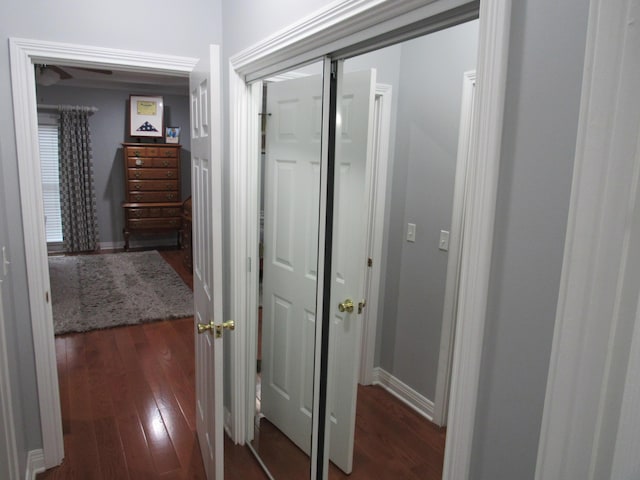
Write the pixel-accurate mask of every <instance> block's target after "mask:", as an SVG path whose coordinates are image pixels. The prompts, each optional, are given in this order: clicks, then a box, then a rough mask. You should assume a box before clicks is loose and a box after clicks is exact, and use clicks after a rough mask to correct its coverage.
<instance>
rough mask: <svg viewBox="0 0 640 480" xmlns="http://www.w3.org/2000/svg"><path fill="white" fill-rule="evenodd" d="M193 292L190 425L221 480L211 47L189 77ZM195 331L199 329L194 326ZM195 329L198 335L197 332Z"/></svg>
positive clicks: (216, 79)
mask: <svg viewBox="0 0 640 480" xmlns="http://www.w3.org/2000/svg"><path fill="white" fill-rule="evenodd" d="M189 90H190V100H191V168H192V170H191V191H192V199H193V219H194V221H193V235H192V240H193V292H194V298H195V317H194V319H195V325H194V335H195V337H196V338H195V351H196V359H195V360H196V427H197V432H198V441H199V444H200V452H201V454H202V460H203V462H204V466H205V470H206V473H207V479H208V480H215V479H217V480H222V478H223V476H224V466H223V457H224V456H223V405H222V401H223V399H222V358H223V352H222V346H223V342H222V338H221V337H217V335H216V328H215V326H214V320H215V322H216V323H217V324H220V323H221V322H222V293H223V291H222V235H221V232H222V208H221V205H222V197H221V195H222V193H221V192H222V182H221V174H222V168H221V163H220V162H221V154H220V148H221V141H222V139H221V138H219V132H220V125H219V122H220V52H219V47H218V46H216V45H212V46H211V47H210V49H209V51H208V53H207V55H205V56H203V57H202V58H201V59H200V62H199V63H198V65H197V66H196V67H195V69H194V70H193V72H192V73H191V75H190V78H189ZM197 327H200V328H197ZM199 331H201V334H198V332H199Z"/></svg>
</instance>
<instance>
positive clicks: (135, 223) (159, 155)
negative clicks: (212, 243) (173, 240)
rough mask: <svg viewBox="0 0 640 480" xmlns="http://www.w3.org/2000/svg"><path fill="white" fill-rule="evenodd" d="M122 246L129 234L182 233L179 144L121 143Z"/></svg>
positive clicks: (178, 236) (127, 244) (127, 242)
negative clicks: (123, 219) (123, 193)
mask: <svg viewBox="0 0 640 480" xmlns="http://www.w3.org/2000/svg"><path fill="white" fill-rule="evenodd" d="M122 146H123V147H124V149H123V150H124V177H125V201H124V202H123V204H122V207H123V208H124V215H125V225H124V229H123V234H124V248H125V250H128V249H129V236H130V235H132V234H138V233H140V234H158V233H167V232H172V231H173V232H175V233H176V234H177V238H178V247H179V246H180V238H181V234H182V198H181V193H180V145H177V144H160V143H158V144H153V143H148V144H142V143H123V144H122Z"/></svg>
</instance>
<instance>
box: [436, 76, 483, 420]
mask: <svg viewBox="0 0 640 480" xmlns="http://www.w3.org/2000/svg"><path fill="white" fill-rule="evenodd" d="M475 85H476V71H475V70H473V71H469V72H464V74H463V80H462V104H461V108H460V129H459V133H458V155H457V160H456V177H455V183H454V187H453V210H452V213H451V227H450V238H449V258H448V259H447V279H446V287H445V291H444V308H443V312H442V332H441V334H440V353H439V356H438V375H437V377H436V391H435V396H434V399H433V422H434V423H435V424H436V425H440V426H443V425H446V423H447V413H448V408H447V407H448V405H449V386H450V384H451V368H452V366H453V345H454V341H455V332H456V319H457V314H458V292H459V291H460V269H461V267H462V264H461V261H462V239H463V237H462V232H463V231H464V229H465V222H467V221H469V217H468V215H467V214H466V212H468V211H469V210H470V208H471V205H469V204H468V202H469V201H470V192H469V188H470V186H471V184H470V182H469V180H468V179H469V177H468V175H467V172H468V169H469V164H470V162H471V158H472V157H473V152H472V151H471V136H472V132H473V127H474V126H475V125H474V123H473V120H474V116H473V110H474V108H473V107H474V104H475V103H474V102H475Z"/></svg>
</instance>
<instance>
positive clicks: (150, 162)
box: [127, 157, 178, 168]
mask: <svg viewBox="0 0 640 480" xmlns="http://www.w3.org/2000/svg"><path fill="white" fill-rule="evenodd" d="M127 167H129V168H135V167H142V168H178V159H177V158H176V157H173V158H160V157H156V158H152V157H128V158H127Z"/></svg>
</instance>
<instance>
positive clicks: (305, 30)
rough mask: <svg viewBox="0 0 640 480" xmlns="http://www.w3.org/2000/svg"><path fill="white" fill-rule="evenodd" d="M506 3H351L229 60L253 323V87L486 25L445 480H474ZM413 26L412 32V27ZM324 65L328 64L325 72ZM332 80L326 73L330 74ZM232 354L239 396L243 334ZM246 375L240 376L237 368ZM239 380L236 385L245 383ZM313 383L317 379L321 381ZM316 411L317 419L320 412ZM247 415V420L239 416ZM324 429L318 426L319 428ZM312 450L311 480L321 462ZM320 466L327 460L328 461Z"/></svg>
mask: <svg viewBox="0 0 640 480" xmlns="http://www.w3.org/2000/svg"><path fill="white" fill-rule="evenodd" d="M510 13H511V2H510V1H509V0H483V1H482V2H481V3H480V4H479V5H478V2H465V1H455V0H451V1H450V0H436V1H429V0H423V1H420V0H415V1H408V2H377V1H375V0H367V1H356V0H347V1H344V2H341V3H338V4H331V5H329V6H328V7H327V8H325V9H323V10H319V11H318V12H316V14H315V15H314V16H312V17H307V18H306V19H305V21H304V22H300V23H298V24H294V25H292V26H291V27H290V28H288V29H285V30H282V31H281V32H279V33H278V35H276V36H273V37H270V38H268V39H267V40H265V41H264V42H261V43H258V44H257V45H254V46H253V47H251V48H249V49H247V50H244V51H242V52H240V53H238V54H237V55H235V56H233V57H231V59H230V71H229V76H230V79H229V88H230V92H229V93H230V95H229V98H230V117H231V118H230V120H231V129H230V135H231V138H230V152H229V154H230V155H229V158H230V175H231V178H230V185H231V187H230V189H231V198H230V209H231V212H230V213H231V218H233V219H234V224H233V225H231V232H230V233H231V241H230V245H231V246H232V251H231V252H230V254H231V265H232V267H231V268H232V270H231V278H232V282H231V312H232V318H236V319H245V322H247V323H251V322H254V321H255V319H253V318H252V317H253V316H255V315H257V311H255V312H254V310H256V309H255V308H254V307H255V305H257V292H256V286H257V284H258V282H257V274H258V273H257V269H255V268H253V269H248V268H247V264H249V265H257V262H258V256H257V254H258V245H257V242H258V231H257V228H258V225H257V224H258V222H257V221H256V219H257V218H259V217H258V211H257V209H258V201H257V198H256V196H257V192H258V191H259V185H258V184H257V178H258V176H257V174H256V172H255V171H256V169H257V166H256V165H257V162H256V159H258V158H259V157H258V155H259V150H258V147H259V146H258V142H257V140H256V139H257V138H258V135H257V132H259V115H258V114H259V113H260V109H259V97H258V96H257V95H258V91H257V89H254V88H252V85H251V83H250V82H251V81H253V80H258V79H261V78H264V77H266V76H268V75H272V74H275V73H278V72H281V71H285V70H287V69H290V68H292V67H295V66H297V65H301V64H305V63H309V62H311V61H313V60H317V59H319V58H322V57H323V56H328V57H329V58H331V59H340V58H346V57H347V56H348V55H354V54H356V53H364V52H366V51H369V50H372V49H374V48H379V47H381V46H385V45H386V44H389V43H391V40H389V37H386V40H381V37H380V36H381V35H382V34H384V33H388V32H390V31H394V30H397V29H399V28H400V27H410V28H408V30H405V32H404V33H403V34H398V35H397V36H394V37H393V42H395V41H400V40H402V39H407V38H412V37H415V36H417V35H422V34H425V33H428V32H429V31H434V30H435V29H441V28H444V27H446V26H451V25H453V24H456V23H461V22H463V21H466V20H470V19H472V18H477V17H478V16H479V18H480V33H479V39H478V60H477V71H478V72H479V73H478V87H477V91H476V95H477V97H476V99H477V104H476V110H475V112H474V123H475V124H476V125H478V124H479V122H478V119H480V118H481V119H482V127H481V128H478V129H477V131H475V132H474V133H473V137H472V139H471V141H472V145H473V147H474V148H473V151H474V155H473V158H472V159H470V161H471V162H472V164H473V165H474V172H473V177H472V178H474V179H475V182H474V184H473V185H472V186H471V188H470V195H471V201H470V204H472V205H473V208H472V210H471V211H470V212H469V215H470V218H472V219H473V221H471V222H469V225H465V231H464V233H463V235H464V238H465V245H464V247H463V252H462V258H461V264H462V275H461V282H460V303H459V306H458V326H457V331H456V338H455V345H454V355H453V370H452V384H451V393H450V404H449V412H451V417H450V418H451V422H450V423H449V427H448V432H447V444H446V451H445V465H444V475H443V478H444V479H445V480H446V479H454V478H455V479H464V478H467V477H468V474H469V466H470V460H471V444H472V439H473V427H474V421H475V407H476V399H477V390H478V381H479V373H480V360H481V352H482V346H483V342H484V338H483V334H484V324H485V314H486V306H487V297H488V286H489V273H490V265H491V253H492V245H493V226H494V219H495V206H496V195H497V183H498V171H499V161H500V151H501V150H500V148H501V138H502V122H503V111H504V96H505V84H506V70H507V53H508V44H509V27H510V20H511V15H510ZM411 26H413V28H411ZM326 63H327V62H325V65H326ZM325 71H326V70H325ZM236 340H237V342H236V343H237V345H236V349H235V351H234V352H233V353H234V354H235V356H234V364H235V369H234V370H235V371H234V376H236V378H235V380H236V387H237V386H242V387H240V388H241V389H243V386H244V385H246V375H247V370H246V368H245V367H246V366H247V352H246V349H245V348H244V345H246V344H248V340H247V338H245V337H243V336H241V335H239V336H238V337H237V338H236ZM240 366H242V368H241V369H240V368H239V367H240ZM239 378H240V379H241V380H240V381H237V380H238V379H239ZM315 381H316V382H317V381H318V379H316V380H315ZM235 401H236V402H241V403H235V404H234V405H233V406H232V408H233V411H234V412H235V417H236V418H235V422H234V426H235V428H236V430H235V433H236V440H237V441H239V442H243V441H244V438H243V437H244V431H245V430H244V425H245V424H246V418H240V415H242V417H245V415H246V411H247V410H246V402H245V396H244V392H242V391H237V392H236V393H235ZM314 411H316V410H315V409H314ZM242 412H244V413H245V415H243V414H242ZM316 423H317V420H316V419H314V425H315V424H316ZM313 453H314V450H313V448H312V465H314V466H313V467H312V476H311V478H312V479H314V478H315V471H316V469H315V462H316V461H318V459H316V458H314V457H313ZM323 461H325V462H326V461H327V460H326V459H324V460H323Z"/></svg>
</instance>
